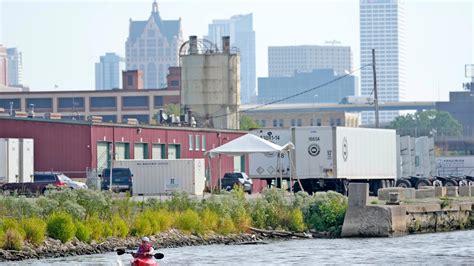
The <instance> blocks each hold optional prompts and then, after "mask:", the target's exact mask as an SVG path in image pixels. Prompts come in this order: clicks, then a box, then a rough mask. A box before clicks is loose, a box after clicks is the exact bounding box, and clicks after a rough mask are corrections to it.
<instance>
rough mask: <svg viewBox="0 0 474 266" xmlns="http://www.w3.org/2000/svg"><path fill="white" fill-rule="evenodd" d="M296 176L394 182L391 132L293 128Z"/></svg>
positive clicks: (394, 142) (393, 136)
mask: <svg viewBox="0 0 474 266" xmlns="http://www.w3.org/2000/svg"><path fill="white" fill-rule="evenodd" d="M293 134H294V137H293V140H294V144H295V157H294V158H295V164H296V175H297V176H298V177H299V178H301V179H309V178H337V179H349V180H350V179H395V178H396V176H397V159H396V135H395V131H394V130H386V129H368V128H346V127H297V128H293Z"/></svg>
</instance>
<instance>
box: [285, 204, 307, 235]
mask: <svg viewBox="0 0 474 266" xmlns="http://www.w3.org/2000/svg"><path fill="white" fill-rule="evenodd" d="M288 223H289V225H288V227H289V229H290V230H291V231H296V232H302V231H304V229H305V224H304V217H303V212H302V211H301V210H300V209H293V210H291V211H290V215H289V221H288Z"/></svg>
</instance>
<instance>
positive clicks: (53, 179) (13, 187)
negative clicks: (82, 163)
mask: <svg viewBox="0 0 474 266" xmlns="http://www.w3.org/2000/svg"><path fill="white" fill-rule="evenodd" d="M49 185H52V186H54V187H57V188H62V187H67V186H68V185H67V183H66V180H65V178H64V177H63V175H62V174H60V173H35V174H34V176H33V182H27V183H6V184H3V185H2V186H1V187H0V188H1V191H3V195H13V194H17V195H40V194H44V193H45V192H46V191H47V190H48V186H49Z"/></svg>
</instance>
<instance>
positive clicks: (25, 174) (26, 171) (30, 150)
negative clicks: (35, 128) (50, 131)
mask: <svg viewBox="0 0 474 266" xmlns="http://www.w3.org/2000/svg"><path fill="white" fill-rule="evenodd" d="M34 158H35V155H34V141H33V139H20V165H19V167H20V171H19V172H20V178H19V181H20V182H23V183H26V182H33V173H34Z"/></svg>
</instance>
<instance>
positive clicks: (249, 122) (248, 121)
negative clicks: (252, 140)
mask: <svg viewBox="0 0 474 266" xmlns="http://www.w3.org/2000/svg"><path fill="white" fill-rule="evenodd" d="M255 128H260V125H259V124H257V122H255V120H254V119H252V118H251V117H249V116H245V115H243V116H241V117H240V130H250V129H255Z"/></svg>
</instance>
